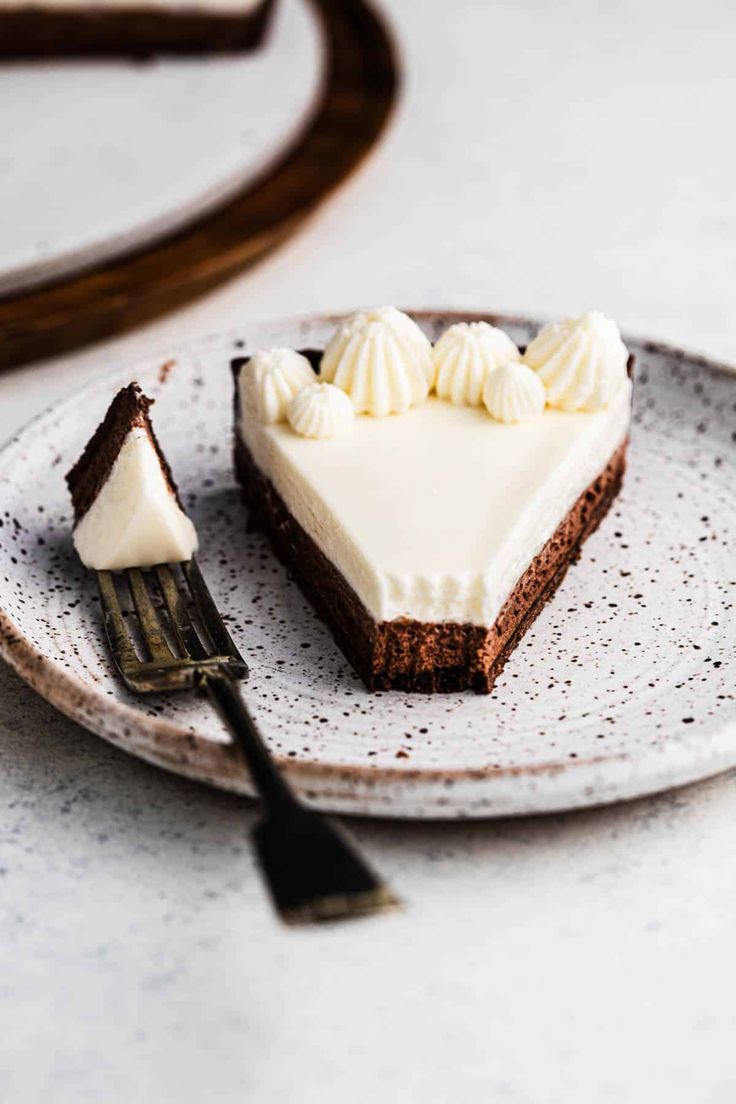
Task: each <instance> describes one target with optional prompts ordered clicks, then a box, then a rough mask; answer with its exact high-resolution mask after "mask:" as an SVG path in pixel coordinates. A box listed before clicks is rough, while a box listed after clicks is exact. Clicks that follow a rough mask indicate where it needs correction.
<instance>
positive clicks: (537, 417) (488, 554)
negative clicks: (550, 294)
mask: <svg viewBox="0 0 736 1104" xmlns="http://www.w3.org/2000/svg"><path fill="white" fill-rule="evenodd" d="M627 365H628V354H627V351H626V348H625V346H624V345H623V343H622V341H621V338H620V335H619V332H618V329H617V327H616V325H615V324H614V323H613V322H611V321H610V320H609V319H607V318H605V317H604V316H603V315H601V314H599V313H597V312H591V313H589V314H587V315H584V316H583V317H582V318H578V319H566V320H564V321H563V322H561V323H556V324H554V325H552V326H548V327H545V328H544V329H543V330H542V331H541V333H540V334H539V335H538V336H537V337H536V338H535V340H534V341H533V342H532V343H531V344H530V346H529V347H528V348H527V349H526V351H525V353H524V355H523V356H522V351H521V350H520V349H518V348H517V347H516V345H514V343H513V342H512V341H511V339H510V338H509V337H508V336H507V335H506V334H505V333H503V332H502V331H500V330H498V329H496V328H495V327H493V326H490V325H488V324H487V323H485V322H474V323H471V324H459V325H455V326H452V327H450V329H449V330H448V331H447V333H445V334H444V335H443V336H442V337H441V338H440V340H439V341H438V342H437V344H436V345H435V346H434V348H433V347H432V346H431V344H430V342H429V340H428V339H427V338H426V336H425V335H424V333H423V332H422V331H421V329H420V328H419V326H418V325H416V323H415V322H414V321H413V320H412V319H410V318H409V317H408V316H407V315H405V314H402V313H401V312H399V311H397V310H396V309H395V308H382V309H380V310H377V311H368V312H363V313H361V314H359V315H357V316H354V317H352V318H350V319H348V320H347V321H346V322H345V323H344V324H343V325H342V326H341V327H340V328H339V329H338V331H337V333H336V334H335V335H334V337H333V338H332V340H331V341H330V342H329V344H328V346H327V348H326V349H325V350H324V353H323V354H320V353H319V352H314V351H309V352H307V354H306V355H301V354H299V353H297V352H294V351H291V350H285V349H273V350H268V351H262V352H257V353H255V354H254V355H253V356H251V357H250V358H240V359H238V360H236V361H234V362H233V370H234V373H235V378H236V433H235V465H236V471H237V476H238V479H239V481H240V483H241V484H242V488H243V497H244V501H245V503H246V504H247V506H248V507H249V510H250V515H251V519H252V521H253V522H254V523H255V524H257V525H259V526H261V527H262V528H263V529H264V530H265V531H266V533H267V534H268V535H269V537H270V539H271V542H272V544H273V546H274V548H275V550H276V552H277V553H278V555H279V556H280V558H281V559H282V560H283V561H284V563H285V564H286V565H287V566H288V567H289V569H290V571H291V572H292V573H293V575H294V577H295V578H296V580H297V581H298V582H299V584H300V586H301V588H302V589H303V591H304V593H305V594H306V595H307V597H308V598H309V599H310V600H311V602H312V604H313V605H314V607H315V609H316V610H317V612H318V613H319V614H320V616H321V617H322V618H323V619H324V620H325V621H326V622H327V624H328V625H329V626H330V628H331V629H332V632H333V634H334V636H335V638H336V640H337V641H338V643H339V644H340V646H341V648H342V649H343V651H344V652H345V654H346V656H347V657H348V659H349V660H350V662H351V663H352V664H353V666H354V667H355V669H356V670H357V671H358V672H359V674H360V675H361V677H362V678H363V680H364V681H365V683H366V685H367V686H368V688H369V689H384V690H386V689H401V690H417V691H424V692H432V691H449V690H462V689H465V688H473V689H475V690H478V691H483V692H488V691H490V690H491V688H492V686H493V683H494V680H495V679H496V678H497V676H498V674H499V672H500V670H501V668H502V667H503V664H504V662H505V660H506V658H507V657H508V655H509V653H510V652H511V650H512V648H513V647H514V646H515V645H516V644H517V643H518V641H519V639H520V638H521V636H522V635H523V633H524V632H525V631H526V629H527V628H528V627H529V625H530V624H531V622H532V621H533V620H534V618H535V617H536V616H537V614H538V613H539V611H540V610H541V608H542V605H543V604H544V602H546V601H547V600H548V599H549V598H550V597H551V596H552V594H553V593H554V591H555V589H556V587H557V586H558V585H559V583H560V582H561V580H562V578H563V576H564V574H565V572H566V570H567V568H568V566H569V565H570V563H571V562H572V561H573V560H574V559H575V558H576V557H577V555H578V552H579V549H580V546H581V544H582V543H583V541H584V540H585V538H586V537H587V536H588V535H589V534H590V533H591V532H592V531H593V530H594V529H595V528H596V527H597V525H598V524H599V522H600V521H601V519H602V518H603V517H604V515H605V513H606V511H607V510H608V508H609V506H610V505H611V502H612V501H613V499H614V497H615V496H616V494H617V492H618V490H619V488H620V486H621V480H622V477H623V473H624V467H625V460H626V447H627V441H628V432H629V421H630V407H631V381H630V378H629V373H628V372H627ZM346 399H349V402H348V403H346V401H345V400H346Z"/></svg>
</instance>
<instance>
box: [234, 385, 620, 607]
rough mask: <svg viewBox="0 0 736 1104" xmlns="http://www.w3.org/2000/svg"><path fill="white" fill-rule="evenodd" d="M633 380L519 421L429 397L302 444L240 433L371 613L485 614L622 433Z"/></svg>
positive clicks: (252, 429) (273, 429)
mask: <svg viewBox="0 0 736 1104" xmlns="http://www.w3.org/2000/svg"><path fill="white" fill-rule="evenodd" d="M630 401H631V384H630V383H629V381H628V380H627V381H626V383H625V384H624V386H623V387H622V388H621V390H620V392H619V394H618V395H617V396H616V397H615V399H614V401H613V402H612V404H611V405H610V406H609V407H608V408H607V409H605V410H600V411H596V412H595V413H584V414H582V413H576V414H569V413H565V412H563V411H559V410H549V409H548V410H545V412H544V413H543V414H542V415H541V417H539V418H537V419H536V420H535V421H533V422H530V423H528V424H526V425H503V424H501V423H499V422H494V421H493V419H491V418H490V417H489V415H488V414H487V413H486V411H485V410H484V409H482V408H478V407H468V406H454V405H453V404H451V403H449V402H443V401H441V400H440V399H437V398H436V397H431V398H430V399H428V401H427V402H426V403H425V404H423V405H421V406H417V407H414V408H412V409H411V410H409V411H408V412H407V413H405V414H403V415H401V416H394V417H388V418H369V417H360V418H357V419H356V421H355V426H354V429H353V430H352V432H351V433H349V434H347V435H346V436H345V437H336V438H333V439H332V440H326V441H310V440H305V439H303V438H300V437H297V436H296V434H294V433H293V432H292V431H291V430H290V429H289V427H288V426H285V425H275V426H263V425H261V424H260V423H259V422H258V421H257V419H256V417H255V415H254V412H253V411H252V410H249V409H248V408H247V407H246V408H244V409H243V414H242V417H241V433H242V436H243V439H244V441H245V443H246V444H247V446H248V448H249V449H250V451H251V453H252V454H253V457H254V459H255V462H256V464H257V465H258V467H259V468H260V470H261V471H262V472H263V473H264V474H265V475H266V476H267V477H268V478H269V479H270V480H271V482H272V483H273V484H274V486H275V487H276V490H277V491H278V492H279V494H280V495H281V497H282V499H283V500H284V502H285V503H286V506H287V507H288V509H289V510H290V512H291V513H292V515H293V516H294V517H295V518H296V520H297V521H298V522H299V524H300V525H301V526H302V528H304V529H305V530H306V532H307V533H308V534H309V535H310V536H311V537H312V538H313V540H314V541H315V542H316V543H317V545H318V546H319V548H320V549H321V550H322V552H324V554H325V555H326V556H327V557H328V559H329V560H331V561H332V563H333V564H334V565H335V566H336V567H337V568H338V570H339V571H341V572H342V574H343V575H344V577H345V578H346V579H347V581H348V583H349V584H350V586H351V587H352V588H353V590H354V591H355V592H356V594H357V595H358V597H359V598H360V599H361V601H362V602H363V603H364V605H365V606H366V608H367V609H368V611H369V613H370V614H371V615H372V616H373V617H374V618H375V619H376V620H377V621H390V620H393V619H394V618H399V617H408V618H413V619H415V620H418V621H455V622H461V623H465V622H469V623H471V624H476V625H491V624H492V623H493V622H494V621H495V619H496V617H497V616H498V614H499V612H500V611H501V608H502V606H503V604H504V602H505V601H506V599H507V598H508V596H509V594H510V593H511V591H512V590H513V588H514V586H515V585H516V583H517V582H518V580H519V578H520V576H521V575H522V574H523V572H524V571H525V570H526V568H527V567H528V566H529V564H530V563H531V561H532V560H533V559H534V557H535V556H536V554H537V553H538V552H539V551H540V550H541V548H542V547H543V545H544V544H545V543H546V541H547V540H548V539H549V537H551V535H552V534H553V533H554V531H555V529H556V528H557V526H558V525H559V524H560V522H561V521H562V519H563V518H564V517H565V515H566V514H567V513H568V511H569V510H570V508H571V507H572V505H573V504H574V502H575V501H576V499H577V498H578V497H579V495H580V494H582V492H583V491H584V490H585V488H586V487H588V485H589V484H590V483H592V482H593V480H594V479H595V478H596V477H597V476H598V475H599V474H600V473H601V472H602V471H603V469H604V468H605V467H606V465H607V464H608V462H609V460H610V459H611V457H612V455H613V453H614V452H615V451H616V449H617V448H618V447H619V445H620V444H621V443H622V442H623V440H624V438H625V437H626V435H627V432H628V427H629V419H630Z"/></svg>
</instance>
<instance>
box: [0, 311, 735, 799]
mask: <svg viewBox="0 0 736 1104" xmlns="http://www.w3.org/2000/svg"><path fill="white" fill-rule="evenodd" d="M401 309H404V310H406V311H407V312H408V313H410V314H411V315H412V316H414V317H415V318H417V319H418V320H419V321H425V322H429V321H431V320H432V319H436V318H437V317H438V316H441V317H442V318H443V319H447V321H448V324H452V323H453V322H459V321H467V320H469V319H470V320H473V319H478V320H486V321H490V322H492V323H493V324H497V325H503V326H513V325H520V326H526V327H535V326H539V325H541V324H542V322H541V321H540V320H539V319H537V318H534V317H531V316H528V315H524V314H507V313H504V312H496V311H487V310H486V311H481V310H459V309H458V308H457V307H448V308H446V309H443V308H428V307H423V308H421V309H413V308H411V307H403V308H401ZM350 313H351V312H350V310H344V311H343V310H341V311H337V312H324V311H317V312H307V313H295V314H285V315H282V314H277V313H273V314H263V315H257V316H253V317H251V318H249V319H248V320H247V321H246V322H244V323H243V325H242V326H241V327H239V328H237V329H228V330H224V331H215V332H212V333H209V334H206V335H203V336H202V337H198V338H196V339H194V340H192V341H189V342H185V343H183V344H181V345H178V346H174V347H164V349H162V350H160V351H154V352H152V353H149V354H147V355H146V356H145V357H140V356H139V357H136V358H133V359H131V360H129V361H126V362H125V363H123V364H121V365H118V366H117V367H115V368H113V369H110V370H109V371H107V372H105V373H103V374H102V375H100V376H96V377H94V378H93V379H91V380H87V381H86V382H85V383H83V384H80V385H79V386H78V387H75V388H74V389H73V390H72V391H70V392H69V393H68V394H66V395H65V396H64V398H63V399H62V400H61V401H60V402H58V401H57V402H54V403H50V404H49V405H48V406H46V407H44V408H43V409H42V410H41V411H39V412H38V413H37V414H35V415H34V416H33V417H32V418H30V419H29V420H28V421H27V422H26V423H24V425H23V426H21V428H20V429H18V430H17V431H16V432H15V433H13V434H12V436H11V437H10V438H9V439H7V440H6V441H5V442H3V444H2V445H0V478H1V477H2V471H3V468H4V466H5V464H6V463H7V459H8V455H9V454H12V451H13V449H14V448H16V447H18V446H19V445H20V444H21V442H22V440H23V439H24V437H25V436H26V435H27V434H28V433H29V432H31V433H32V432H33V430H34V427H36V426H37V425H38V424H39V423H43V421H44V420H46V419H48V418H50V417H55V416H58V415H60V414H62V415H63V413H64V411H65V409H66V408H74V407H75V406H76V405H77V404H78V400H79V398H80V397H81V396H83V395H84V394H86V393H88V392H92V391H102V390H104V389H105V387H106V386H108V385H111V386H114V382H115V381H116V380H119V379H120V378H121V377H123V376H125V375H127V374H128V373H129V372H131V373H133V375H135V374H136V373H137V372H140V371H143V370H150V369H151V367H152V366H153V365H154V364H156V363H157V362H158V361H159V360H161V359H163V360H169V359H172V358H173V359H176V358H177V357H179V358H181V357H185V356H186V357H192V356H196V355H197V354H198V353H204V352H206V351H207V350H208V349H209V348H210V347H212V346H215V345H225V344H228V343H229V344H231V345H233V347H235V344H236V342H238V341H242V333H243V331H244V330H245V329H247V328H253V329H256V328H259V327H262V326H265V325H283V326H288V327H291V328H294V329H297V328H298V327H299V326H301V325H309V324H312V325H316V324H319V323H325V322H328V323H329V324H333V323H335V322H337V321H339V320H340V319H342V318H344V317H346V316H347V315H349V314H350ZM624 340H625V341H626V342H627V343H629V344H631V345H632V346H638V347H639V348H642V349H644V350H646V351H651V352H655V353H661V354H664V355H667V356H672V357H675V358H677V359H679V360H682V361H686V362H688V363H690V364H696V365H698V366H699V367H703V368H705V369H706V370H707V371H709V372H711V373H714V374H716V375H718V376H724V375H725V376H727V377H729V379H730V380H731V381H733V383H734V385H736V367H734V366H731V365H729V364H727V363H726V362H723V361H718V360H714V359H712V358H710V357H707V356H704V355H702V354H700V353H690V352H689V351H688V350H686V349H684V348H682V347H681V346H676V345H672V344H670V343H667V342H663V341H660V340H657V339H652V338H639V337H636V336H632V335H629V334H626V335H624ZM11 463H12V459H11ZM0 658H2V659H3V660H4V661H5V662H6V663H7V664H8V666H9V667H10V668H11V669H12V670H14V671H15V672H16V674H18V675H19V677H20V678H22V679H23V680H24V681H25V682H26V683H27V684H28V685H29V686H30V687H31V689H33V690H34V691H35V692H36V693H38V694H39V695H40V696H41V697H43V698H44V699H45V700H46V701H47V702H49V704H50V705H52V706H53V707H54V708H56V709H58V710H59V711H60V712H61V713H63V714H64V715H65V716H67V717H69V718H70V719H71V720H73V721H75V722H76V723H78V724H80V725H82V727H84V728H86V729H87V730H88V731H90V732H92V733H94V734H95V735H97V736H100V737H101V738H102V739H104V740H106V741H107V742H108V743H111V744H113V745H114V746H116V747H119V748H120V749H121V750H123V751H126V752H128V753H129V754H132V755H134V756H136V757H137V758H141V759H144V760H146V761H147V762H150V763H153V764H154V765H156V766H159V767H163V768H164V769H167V770H169V771H173V772H174V773H177V774H180V775H184V776H185V777H189V778H191V779H194V780H197V781H201V782H203V783H207V784H210V785H215V786H216V787H218V788H220V789H225V790H234V791H236V792H239V793H244V794H247V795H249V796H252V794H253V789H252V787H251V785H250V780H249V777H248V774H247V771H246V769H245V766H244V763H243V761H242V759H241V758H240V755H239V752H238V750H237V748H236V747H235V745H233V744H231V743H224V742H223V743H218V742H216V741H214V740H211V739H207V738H205V737H201V736H198V735H196V734H194V733H191V732H188V731H185V730H183V729H182V728H181V727H180V726H179V725H177V724H175V723H174V722H172V721H169V720H167V719H166V718H163V717H155V718H154V717H151V716H149V715H148V714H147V713H145V712H144V711H143V710H141V709H138V708H136V707H134V706H132V705H129V704H128V703H126V702H124V701H122V700H120V699H119V698H117V697H108V696H107V695H101V694H100V692H99V691H98V690H97V688H96V686H95V685H94V683H89V682H86V681H85V680H83V679H82V678H80V677H79V676H78V675H76V674H73V673H72V672H70V671H68V670H66V669H65V668H64V667H63V666H62V665H61V664H59V663H58V662H57V661H56V660H54V659H51V658H50V657H49V656H48V655H47V654H46V653H45V652H44V651H43V650H42V649H41V648H39V647H37V646H36V645H35V644H34V643H33V642H32V641H31V640H30V639H29V638H28V637H27V636H26V635H25V634H24V633H23V632H22V630H21V629H20V627H19V626H18V625H17V624H16V623H15V622H14V620H13V619H12V617H11V616H10V614H9V613H8V612H7V610H6V609H5V608H4V606H3V605H2V597H1V596H0ZM101 700H104V704H105V709H103V710H100V708H99V704H100V701H101ZM718 732H719V737H720V740H721V741H722V740H723V738H724V737H726V739H729V738H732V737H733V736H736V719H730V720H729V719H727V720H725V721H724V722H723V723H722V725H721V726H720V727H719V729H718ZM275 758H276V761H277V763H278V764H279V767H280V768H281V769H282V770H283V771H284V772H285V774H286V775H287V776H288V777H289V778H290V779H292V780H293V781H294V783H295V784H297V785H299V786H300V788H303V787H304V786H305V785H307V786H308V784H309V783H310V781H311V782H314V783H315V784H319V783H320V782H324V781H332V782H338V783H339V782H350V783H353V784H355V783H356V782H357V783H359V784H362V785H364V786H371V785H375V784H376V783H388V784H392V785H404V786H405V787H407V789H410V788H411V787H412V786H413V785H416V784H422V783H423V784H426V785H437V784H438V783H447V782H448V781H449V782H451V783H453V784H454V783H462V782H468V783H473V782H481V781H483V782H487V781H488V780H489V779H492V778H495V779H498V780H506V779H512V778H515V777H519V776H527V777H528V776H536V777H539V776H550V775H554V776H563V775H564V776H565V777H571V776H573V775H575V777H579V775H580V773H581V771H584V770H585V769H586V768H587V769H594V768H595V767H596V766H597V765H599V764H602V763H605V764H606V765H607V766H609V767H611V766H615V765H619V766H620V765H624V764H627V763H629V762H631V759H630V757H629V756H628V755H627V754H626V752H620V753H618V754H616V755H613V756H612V755H590V756H586V757H584V758H580V757H579V758H577V759H575V760H574V761H573V762H565V761H562V760H554V761H548V762H543V763H537V764H531V765H527V766H514V765H510V766H505V767H498V766H491V765H489V766H481V767H464V768H458V769H453V768H437V767H432V768H407V767H403V768H402V767H390V766H384V767H370V766H365V765H362V764H355V765H349V766H346V765H342V766H340V765H336V764H329V763H325V762H323V761H319V760H311V759H305V758H299V757H297V758H289V757H287V756H284V755H278V754H276V755H275ZM656 759H657V761H658V762H659V763H660V764H661V767H662V769H661V770H660V771H659V772H656V771H655V772H653V773H654V774H655V775H663V774H664V773H665V771H666V769H667V767H668V766H669V767H670V768H671V764H669V763H667V764H665V763H664V762H663V756H662V754H661V752H658V753H657V754H656ZM727 759H728V762H727V761H726V758H722V759H721V760H718V759H717V756H716V755H714V756H712V758H711V759H710V760H708V761H707V763H703V764H702V767H701V769H699V770H697V769H696V770H695V771H689V770H686V771H685V776H684V777H683V778H682V779H681V780H680V781H677V780H674V781H672V780H669V781H667V780H665V779H664V778H661V779H660V781H658V782H655V781H654V778H651V779H650V780H648V781H647V782H646V784H645V787H644V789H637V788H636V787H634V789H633V790H632V792H631V793H626V792H619V791H617V792H616V794H614V795H613V796H610V797H605V796H600V795H599V796H597V797H596V798H595V799H593V800H591V801H589V802H585V801H576V802H574V803H573V802H571V801H570V800H568V799H564V800H563V801H562V802H561V803H555V802H553V803H552V804H551V805H550V806H549V808H546V807H545V808H544V809H541V808H540V809H539V810H537V811H539V812H553V811H560V810H562V809H569V808H574V807H581V806H582V805H584V804H588V805H600V804H607V803H610V802H611V801H616V800H623V799H626V798H627V797H634V796H643V795H644V794H653V793H656V792H658V791H661V790H662V789H670V788H673V787H675V786H677V785H684V784H687V783H690V782H695V781H699V780H702V779H705V778H708V777H711V776H713V775H714V774H718V773H720V772H721V771H723V770H726V769H728V768H729V766H736V749H735V750H734V751H733V752H732V753H730V754H729V755H728V756H727ZM640 761H641V760H637V762H640ZM702 768H704V769H702ZM647 777H648V778H649V776H647ZM624 790H625V787H624ZM318 803H319V798H318ZM360 804H361V799H360V796H359V795H358V796H357V805H360ZM363 805H365V802H363ZM341 811H342V812H348V813H349V812H352V813H353V814H355V815H375V814H373V813H367V814H366V813H365V812H364V810H363V809H361V808H354V809H352V810H351V809H350V808H349V807H348V808H342V809H341ZM382 815H388V816H391V817H394V818H396V817H406V818H412V817H415V816H417V814H416V813H414V812H411V811H409V812H402V811H401V810H400V809H396V808H394V807H392V806H390V807H388V808H387V809H386V810H385V812H384V813H383V814H382ZM425 815H426V814H425ZM429 815H431V816H432V817H434V818H442V816H443V813H442V810H441V809H438V808H436V807H435V806H433V807H432V811H431V814H429ZM445 815H446V816H451V817H456V816H457V815H458V814H457V813H455V812H453V811H452V810H450V811H448V813H446V814H445ZM466 815H468V814H466ZM479 815H480V816H483V817H490V816H494V815H509V814H508V813H505V812H504V813H503V814H499V813H494V811H493V810H492V809H491V810H486V811H483V812H481V813H480V814H479ZM518 815H528V811H527V812H525V811H524V810H520V811H519V814H518Z"/></svg>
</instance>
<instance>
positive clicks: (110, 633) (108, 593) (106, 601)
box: [97, 571, 140, 672]
mask: <svg viewBox="0 0 736 1104" xmlns="http://www.w3.org/2000/svg"><path fill="white" fill-rule="evenodd" d="M97 585H98V587H99V590H100V598H101V599H102V608H103V610H104V613H105V632H106V633H107V639H108V640H109V641H110V647H111V648H112V654H113V658H114V659H115V663H116V664H117V666H118V667H119V669H120V671H121V672H122V671H124V670H125V669H126V668H129V667H130V666H132V665H133V664H136V663H139V662H140V661H139V659H138V656H137V654H136V650H135V648H134V647H133V641H132V640H131V639H130V635H129V633H128V629H127V627H126V624H125V619H124V618H123V613H122V610H121V609H120V602H119V600H118V592H117V590H116V589H115V580H114V579H113V577H112V572H110V571H98V572H97Z"/></svg>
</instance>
